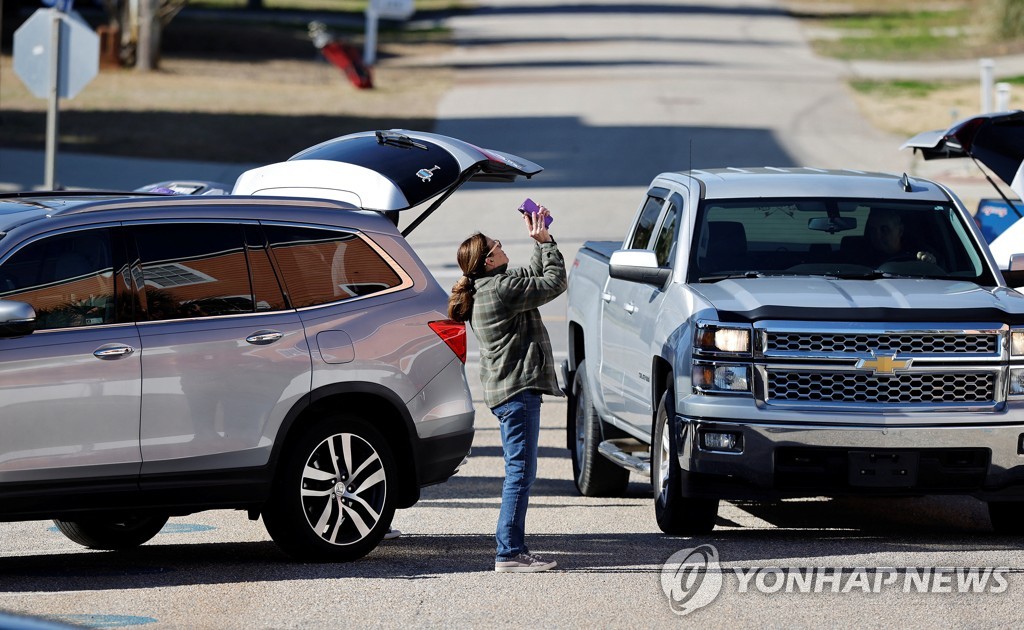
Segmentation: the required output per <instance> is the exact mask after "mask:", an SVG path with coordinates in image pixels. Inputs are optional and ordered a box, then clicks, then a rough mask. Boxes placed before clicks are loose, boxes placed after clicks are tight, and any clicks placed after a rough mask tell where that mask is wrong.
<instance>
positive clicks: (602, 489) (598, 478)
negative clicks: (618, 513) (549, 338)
mask: <svg viewBox="0 0 1024 630" xmlns="http://www.w3.org/2000/svg"><path fill="white" fill-rule="evenodd" d="M572 390H573V392H574V396H575V401H576V404H575V407H574V406H572V405H570V406H569V408H568V409H569V414H570V416H569V422H570V425H571V426H572V427H573V428H572V430H571V433H570V435H571V436H573V438H574V439H573V438H571V439H573V441H574V447H573V448H572V449H571V450H570V453H571V454H572V475H573V480H574V481H575V482H576V489H577V490H579V491H580V494H582V495H583V496H585V497H618V496H622V495H623V494H625V492H626V488H627V487H628V486H629V471H628V470H627V469H625V468H621V467H619V466H618V465H617V464H616V463H615V462H612V461H610V460H608V459H607V458H605V456H604V455H601V453H599V452H598V450H597V446H598V444H600V443H601V435H602V431H601V429H602V426H601V417H600V416H599V415H597V410H596V409H594V403H592V402H591V398H590V390H589V388H588V387H587V370H586V364H585V363H580V365H579V367H577V368H576V378H575V379H574V381H573V387H572Z"/></svg>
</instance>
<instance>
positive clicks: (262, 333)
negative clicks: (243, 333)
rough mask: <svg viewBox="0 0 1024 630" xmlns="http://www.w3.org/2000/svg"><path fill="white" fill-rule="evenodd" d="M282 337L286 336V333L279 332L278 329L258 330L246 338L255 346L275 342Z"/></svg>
mask: <svg viewBox="0 0 1024 630" xmlns="http://www.w3.org/2000/svg"><path fill="white" fill-rule="evenodd" d="M281 337H284V333H280V332H277V331H276V330H257V331H256V332H254V333H253V334H251V335H249V336H248V337H246V338H245V340H246V341H247V342H249V343H251V344H252V345H254V346H265V345H267V344H270V343H274V342H275V341H277V340H278V339H280V338H281Z"/></svg>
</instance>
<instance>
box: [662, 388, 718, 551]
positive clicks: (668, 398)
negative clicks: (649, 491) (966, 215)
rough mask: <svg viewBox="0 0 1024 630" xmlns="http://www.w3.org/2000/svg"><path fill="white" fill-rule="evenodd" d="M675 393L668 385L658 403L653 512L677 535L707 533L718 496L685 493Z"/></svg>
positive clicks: (668, 530) (716, 511)
mask: <svg viewBox="0 0 1024 630" xmlns="http://www.w3.org/2000/svg"><path fill="white" fill-rule="evenodd" d="M675 417H676V411H675V393H674V392H673V390H672V388H671V387H668V388H666V389H665V393H664V394H662V395H661V401H660V402H659V403H658V415H657V418H656V421H655V427H654V440H653V442H652V443H651V483H652V485H653V486H654V516H655V517H656V518H657V520H658V527H660V528H661V531H663V532H665V533H666V534H671V535H674V536H696V535H700V534H708V533H710V532H711V530H712V529H714V527H715V518H716V517H717V516H718V499H696V498H690V497H684V496H682V474H683V473H682V470H680V469H679V458H678V456H677V450H676V440H675V439H674V438H673V434H674V431H673V428H674V425H675Z"/></svg>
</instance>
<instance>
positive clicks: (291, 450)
mask: <svg viewBox="0 0 1024 630" xmlns="http://www.w3.org/2000/svg"><path fill="white" fill-rule="evenodd" d="M397 484H398V475H397V472H396V466H395V460H394V455H393V454H392V451H391V448H390V446H389V445H388V443H387V442H386V441H385V440H384V438H383V437H382V436H381V434H380V433H379V432H378V431H377V430H376V429H374V428H373V427H372V426H370V425H369V424H368V423H367V422H365V421H364V420H362V419H360V418H357V417H354V416H349V415H338V416H333V417H330V418H327V419H324V420H320V421H317V422H316V423H315V424H313V425H312V426H311V427H309V429H307V430H306V431H305V432H304V433H303V434H301V435H299V436H298V438H297V439H296V440H295V441H293V442H291V443H290V445H289V447H288V451H287V452H286V453H284V459H283V461H282V464H281V467H280V469H279V471H278V475H277V478H276V479H275V483H274V490H273V492H272V495H271V498H270V500H269V501H268V502H267V504H266V505H265V506H264V509H263V522H264V524H265V525H266V528H267V531H268V532H269V533H270V537H271V538H273V539H274V542H276V543H277V544H278V545H279V546H280V547H281V548H282V549H283V550H284V551H285V552H286V553H288V554H289V555H291V556H293V557H294V558H296V559H299V560H315V561H319V562H325V561H341V562H347V561H351V560H356V559H358V558H362V557H363V556H365V555H366V554H368V553H369V552H370V551H372V550H373V549H374V548H375V547H376V546H377V544H378V543H380V541H381V540H382V539H383V538H384V534H385V533H387V531H388V529H389V528H390V526H391V519H392V518H393V517H394V515H395V502H396V499H397V495H398V488H397Z"/></svg>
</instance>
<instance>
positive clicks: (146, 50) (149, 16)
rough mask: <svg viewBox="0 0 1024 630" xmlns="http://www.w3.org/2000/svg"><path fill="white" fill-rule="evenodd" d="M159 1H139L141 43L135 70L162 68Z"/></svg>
mask: <svg viewBox="0 0 1024 630" xmlns="http://www.w3.org/2000/svg"><path fill="white" fill-rule="evenodd" d="M158 2H159V0H139V42H138V46H137V50H136V60H135V69H136V70H139V71H142V72H147V71H150V70H156V69H157V68H158V67H159V66H160V33H161V30H162V28H161V24H160V13H159V11H158V10H157V3H158Z"/></svg>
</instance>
